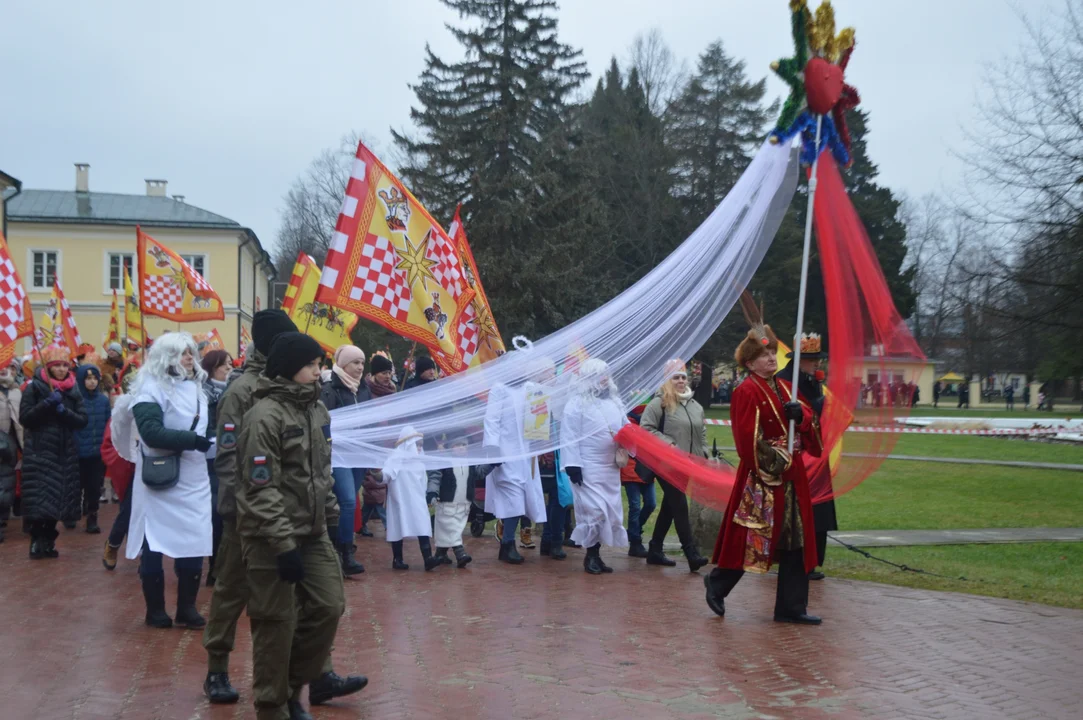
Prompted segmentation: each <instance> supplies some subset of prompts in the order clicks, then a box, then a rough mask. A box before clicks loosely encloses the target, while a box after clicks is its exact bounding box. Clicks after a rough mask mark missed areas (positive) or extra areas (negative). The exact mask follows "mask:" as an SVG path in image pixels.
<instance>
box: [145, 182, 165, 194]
mask: <svg viewBox="0 0 1083 720" xmlns="http://www.w3.org/2000/svg"><path fill="white" fill-rule="evenodd" d="M165 185H166V181H165V180H150V179H148V180H147V197H165Z"/></svg>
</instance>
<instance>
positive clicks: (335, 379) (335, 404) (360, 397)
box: [320, 373, 372, 411]
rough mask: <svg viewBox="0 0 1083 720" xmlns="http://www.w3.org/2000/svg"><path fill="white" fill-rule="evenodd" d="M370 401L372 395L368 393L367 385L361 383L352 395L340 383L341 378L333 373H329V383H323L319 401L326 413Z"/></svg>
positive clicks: (344, 385)
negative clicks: (326, 410)
mask: <svg viewBox="0 0 1083 720" xmlns="http://www.w3.org/2000/svg"><path fill="white" fill-rule="evenodd" d="M371 399H372V393H370V392H369V386H368V385H366V384H365V383H363V382H362V383H361V387H359V388H357V394H356V395H354V393H353V391H352V390H350V388H348V387H346V383H344V382H342V378H340V377H339V376H338V375H337V374H335V373H331V381H330V382H327V383H324V386H323V388H322V389H321V390H320V400H322V401H323V404H324V405H325V406H327V409H328V411H330V410H337V409H339V408H340V407H349V406H350V405H356V404H357V403H359V402H365V401H366V400H371Z"/></svg>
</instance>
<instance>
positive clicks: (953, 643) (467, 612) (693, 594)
mask: <svg viewBox="0 0 1083 720" xmlns="http://www.w3.org/2000/svg"><path fill="white" fill-rule="evenodd" d="M112 514H113V513H112V509H110V510H109V511H107V512H105V513H104V516H105V519H106V520H111V518H112ZM15 525H16V527H15V528H12V529H13V530H15V532H13V533H10V534H9V535H8V540H7V541H6V542H5V543H3V544H2V545H0V648H2V652H0V703H2V705H0V708H2V709H0V716H2V717H3V718H5V719H6V718H35V719H37V720H105V719H106V718H108V719H109V720H116V719H118V718H119V719H122V720H202V719H219V718H221V719H223V720H224V719H225V718H235V719H236V718H244V719H250V718H253V717H254V716H255V713H254V711H253V708H252V706H251V691H250V686H251V680H252V667H251V661H250V653H251V645H250V638H249V633H248V627H247V622H245V621H243V620H242V622H241V628H240V631H239V636H238V647H237V652H236V654H235V656H234V665H233V678H234V680H235V682H236V683H237V685H238V686H239V687H240V688H241V689H242V691H243V693H244V697H243V699H242V702H241V704H240V705H237V706H234V707H216V708H211V707H210V706H209V705H208V704H207V703H206V701H205V700H204V699H203V696H202V694H201V693H200V685H201V683H202V680H203V676H204V672H205V656H204V653H203V649H202V647H201V645H200V635H199V633H193V632H190V631H183V630H168V631H163V630H151V629H149V628H146V627H145V626H144V625H143V622H142V619H143V617H142V616H143V600H142V597H141V596H140V592H139V589H138V587H139V585H138V577H137V575H136V569H135V565H134V563H131V562H127V561H122V562H121V565H120V567H119V568H118V569H117V571H116V572H114V573H107V572H106V571H104V570H103V569H102V567H101V564H100V562H99V548H100V543H101V542H102V540H101V538H102V536H96V537H91V536H87V535H85V534H82V533H81V532H73V531H69V532H65V533H63V534H62V536H61V538H60V541H59V544H58V547H59V549H60V552H61V557H60V558H59V559H58V560H52V561H37V562H33V563H32V562H30V561H29V560H27V558H26V551H27V545H28V543H27V542H26V541H24V540H23V538H21V537H20V535H19V533H18V531H17V528H18V521H16V522H15ZM359 540H360V541H361V542H360V543H359V547H360V556H361V558H362V560H363V561H364V562H365V564H366V566H368V568H369V572H367V573H365V574H364V575H362V576H361V577H360V579H357V580H350V581H349V582H348V586H347V597H348V610H347V613H346V615H345V617H344V618H343V620H342V624H341V626H340V630H339V636H338V639H337V643H336V647H335V653H334V659H335V664H336V667H337V668H338V669H339V670H340V671H362V672H364V673H366V674H367V675H368V676H369V677H370V679H371V683H370V685H369V687H368V688H367V689H366V690H364V691H363V692H362V693H361V694H359V695H357V696H355V697H352V698H345V699H344V700H343V701H340V702H338V703H336V704H335V705H334V706H331V707H326V708H317V709H316V710H315V711H314V713H313V714H314V715H315V717H317V718H326V719H331V718H334V719H339V720H345V719H347V718H350V719H356V718H380V719H381V720H393V719H394V718H463V717H465V718H479V719H480V718H499V719H500V720H505V719H507V718H515V719H516V720H519V719H528V718H546V719H549V718H567V719H579V718H588V719H589V718H598V719H605V720H612V718H623V717H632V718H642V719H644V720H653V719H655V718H680V719H682V720H701V719H707V718H732V719H746V720H747V719H752V718H786V719H787V720H790V719H794V718H797V719H800V718H809V719H811V718H833V719H839V718H846V719H849V718H853V719H855V720H856V719H858V718H899V719H902V718H906V719H908V720H909V719H913V718H1020V719H1030V718H1033V719H1037V718H1043V719H1048V718H1074V717H1078V714H1077V710H1078V706H1079V703H1081V702H1083V686H1081V684H1080V682H1079V668H1080V667H1081V666H1083V611H1077V610H1069V609H1062V608H1053V607H1046V606H1041V605H1030V604H1025V603H1018V602H1011V601H1005V600H996V599H986V598H979V597H973V596H967V595H956V594H951V593H932V592H923V591H916V590H910V589H906V588H898V587H891V586H886V585H877V584H871V583H859V582H851V581H844V580H838V579H834V578H828V579H827V580H825V581H823V582H820V583H814V584H813V587H812V590H811V593H812V597H811V607H812V610H813V611H815V612H818V613H820V614H822V615H823V616H824V617H825V621H824V624H823V626H821V627H796V626H792V625H780V624H776V623H774V622H772V621H771V617H770V610H771V607H772V604H773V601H774V592H775V587H774V586H775V578H774V577H773V576H766V577H764V576H748V577H746V578H745V579H744V580H743V581H742V582H741V584H740V585H739V586H738V587H737V589H736V590H735V591H734V593H733V595H732V596H731V598H730V602H729V614H728V615H727V617H726V618H725V619H721V618H717V617H715V616H714V615H712V614H711V613H710V611H709V610H708V609H707V607H706V605H705V604H704V602H703V585H702V582H701V580H700V578H699V576H697V575H692V574H690V573H688V572H687V571H686V570H684V569H683V568H682V567H676V568H672V569H661V568H656V567H646V566H644V565H643V563H642V561H635V562H633V561H632V560H630V559H629V558H627V557H626V556H622V555H619V554H618V553H616V552H607V553H605V557H606V558H607V559H608V561H609V562H610V564H611V565H612V566H613V567H614V568H615V569H616V573H615V574H613V575H610V576H602V577H591V576H588V575H586V574H584V573H583V572H582V569H581V567H580V558H581V556H582V555H581V554H582V551H581V550H579V551H573V553H572V554H571V557H570V558H569V559H568V560H567V561H565V562H563V563H559V562H555V561H552V560H549V559H543V558H539V557H538V556H537V551H525V554H526V555H527V562H526V564H525V565H523V566H520V567H508V566H505V565H500V564H498V563H497V562H496V560H495V556H496V551H497V548H496V543H495V542H494V541H493V539H492V538H482V539H478V540H468V545H467V547H468V549H469V550H470V551H471V553H472V554H473V555H474V557H475V558H477V560H476V561H475V564H474V565H472V566H471V567H470V569H468V570H464V571H457V570H455V569H454V568H450V569H449V568H446V567H445V568H441V569H439V570H437V571H435V572H432V573H424V572H422V571H421V570H420V569H419V568H418V566H417V565H416V563H417V562H418V560H419V558H418V555H417V549H416V545H414V546H412V547H409V549H408V551H407V558H406V559H407V561H408V562H410V563H411V564H412V567H411V570H410V571H409V572H405V573H402V572H393V571H391V570H390V568H389V565H390V551H389V550H388V547H387V545H386V544H385V543H383V542H382V541H379V540H377V539H362V538H359ZM168 593H169V594H168V597H170V601H169V607H170V608H172V607H173V599H172V597H173V586H172V579H171V578H170V580H169V589H168ZM208 600H209V592H206V591H204V592H202V593H201V596H200V603H201V605H202V606H203V607H204V609H205V608H206V606H207V603H208ZM1073 707H1075V708H1077V710H1072V708H1073Z"/></svg>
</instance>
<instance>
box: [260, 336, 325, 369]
mask: <svg viewBox="0 0 1083 720" xmlns="http://www.w3.org/2000/svg"><path fill="white" fill-rule="evenodd" d="M322 357H323V348H322V347H320V344H319V343H318V342H316V341H315V340H313V339H312V338H310V337H309V336H308V335H305V334H304V333H299V332H284V333H282V334H280V335H279V336H278V337H276V338H275V341H274V343H273V344H272V345H271V352H270V353H268V355H267V367H266V368H264V370H263V373H264V374H265V375H266V376H267V377H269V378H271V379H274V378H276V377H283V378H285V379H287V380H291V379H293V376H294V375H296V374H297V372H298V371H299V370H300V369H301V368H303V367H304V366H305V365H308V364H309V363H310V362H312V361H313V360H316V359H319V358H322Z"/></svg>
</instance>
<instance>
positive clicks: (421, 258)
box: [395, 228, 439, 292]
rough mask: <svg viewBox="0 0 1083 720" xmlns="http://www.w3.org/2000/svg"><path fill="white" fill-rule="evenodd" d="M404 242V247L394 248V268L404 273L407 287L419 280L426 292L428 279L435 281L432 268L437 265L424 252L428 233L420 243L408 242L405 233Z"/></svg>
mask: <svg viewBox="0 0 1083 720" xmlns="http://www.w3.org/2000/svg"><path fill="white" fill-rule="evenodd" d="M431 233H432V229H431V228H430V229H429V234H431ZM402 238H403V240H404V241H405V243H406V248H405V249H403V250H399V249H398V248H395V253H396V254H397V255H398V256H399V263H398V265H396V266H395V269H396V270H403V271H404V272H405V273H406V284H407V285H408V286H409V287H413V286H414V283H415V282H418V281H419V280H420V281H421V287H422V288H424V289H425V291H426V292H427V291H428V289H429V282H428V281H429V280H432V281H433V282H434V283H435V282H436V276H435V275H433V274H432V269H433V268H434V267H435V266H436V265H439V263H438V262H437V261H436V260H432V259H431V258H429V257H428V256H427V255H426V253H427V252H428V250H429V235H428V234H427V235H426V236H425V239H424V240H422V241H421V243H420V244H418V245H414V244H413V243H412V242H410V238H409V236H407V235H406V234H405V233H404V234H403V236H402Z"/></svg>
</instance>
